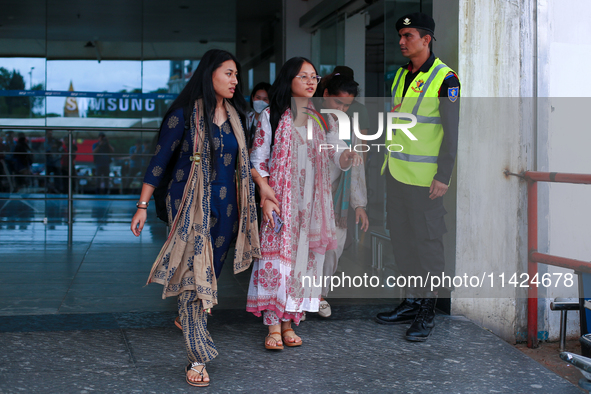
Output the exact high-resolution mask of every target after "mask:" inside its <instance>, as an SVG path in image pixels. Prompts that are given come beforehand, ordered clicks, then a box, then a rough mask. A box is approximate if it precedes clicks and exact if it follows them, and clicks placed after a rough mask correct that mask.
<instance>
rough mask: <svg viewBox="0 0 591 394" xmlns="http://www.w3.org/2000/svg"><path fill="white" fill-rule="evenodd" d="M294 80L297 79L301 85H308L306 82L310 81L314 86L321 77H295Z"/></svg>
mask: <svg viewBox="0 0 591 394" xmlns="http://www.w3.org/2000/svg"><path fill="white" fill-rule="evenodd" d="M295 77H296V78H299V79H300V81H302V83H303V84H306V85H307V84H308V82H310V81H312V83H314V84H318V83H319V82H320V80H321V79H322V77H321V76H320V75H314V76H313V77H309V76H307V75H296V76H295Z"/></svg>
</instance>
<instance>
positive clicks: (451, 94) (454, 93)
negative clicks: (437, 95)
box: [447, 86, 460, 103]
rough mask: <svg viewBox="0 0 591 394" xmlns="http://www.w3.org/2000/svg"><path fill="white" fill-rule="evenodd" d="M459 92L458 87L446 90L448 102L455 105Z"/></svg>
mask: <svg viewBox="0 0 591 394" xmlns="http://www.w3.org/2000/svg"><path fill="white" fill-rule="evenodd" d="M459 92H460V87H459V86H454V87H453V88H448V89H447V97H448V98H449V101H451V102H452V103H455V102H456V100H457V99H458V93H459Z"/></svg>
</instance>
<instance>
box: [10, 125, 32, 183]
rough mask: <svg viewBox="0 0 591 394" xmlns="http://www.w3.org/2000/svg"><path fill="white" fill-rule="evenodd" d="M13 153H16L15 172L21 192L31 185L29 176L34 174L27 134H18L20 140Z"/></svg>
mask: <svg viewBox="0 0 591 394" xmlns="http://www.w3.org/2000/svg"><path fill="white" fill-rule="evenodd" d="M12 152H13V153H14V155H13V156H14V171H15V173H16V175H17V177H16V184H17V189H19V191H20V190H21V189H22V188H24V187H26V186H29V185H30V180H31V179H30V177H29V175H31V174H32V172H31V166H32V165H33V154H32V153H31V148H30V147H29V144H28V142H27V137H26V136H25V133H22V132H21V133H18V140H17V142H16V145H15V146H14V149H13V151H12Z"/></svg>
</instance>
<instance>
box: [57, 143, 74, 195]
mask: <svg viewBox="0 0 591 394" xmlns="http://www.w3.org/2000/svg"><path fill="white" fill-rule="evenodd" d="M62 149H63V152H64V154H63V155H62V163H61V164H62V175H63V176H65V177H66V176H69V175H70V172H69V168H70V167H69V160H70V155H69V154H68V153H69V150H68V149H69V148H68V139H67V138H64V139H63V141H62ZM76 152H78V145H77V144H76V140H74V139H72V158H71V160H72V173H73V174H75V173H76V170H75V169H76ZM63 179H64V181H63V182H62V185H63V186H64V192H67V191H68V190H67V185H68V184H67V182H75V179H73V180H70V179H69V178H63Z"/></svg>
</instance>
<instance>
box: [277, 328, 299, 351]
mask: <svg viewBox="0 0 591 394" xmlns="http://www.w3.org/2000/svg"><path fill="white" fill-rule="evenodd" d="M289 331H291V332H293V333H294V334H295V331H294V330H293V329H292V328H286V329H285V330H283V331H281V337H282V338H283V343H284V344H285V346H289V347H294V346H301V345H302V338H300V341H299V342H289V341H286V340H285V338H293V337H288V336H286V335H285V333H286V332H289Z"/></svg>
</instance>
